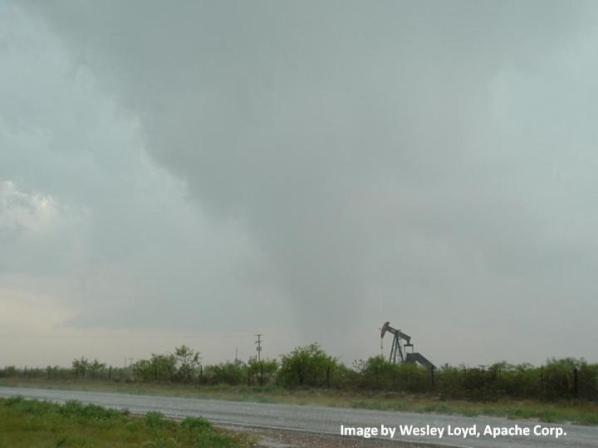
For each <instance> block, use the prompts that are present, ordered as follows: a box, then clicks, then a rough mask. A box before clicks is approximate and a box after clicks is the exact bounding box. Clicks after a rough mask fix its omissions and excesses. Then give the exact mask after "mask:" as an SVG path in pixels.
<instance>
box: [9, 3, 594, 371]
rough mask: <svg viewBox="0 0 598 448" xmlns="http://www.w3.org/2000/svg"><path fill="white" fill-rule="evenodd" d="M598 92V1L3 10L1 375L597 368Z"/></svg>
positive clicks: (23, 6)
mask: <svg viewBox="0 0 598 448" xmlns="http://www.w3.org/2000/svg"><path fill="white" fill-rule="evenodd" d="M597 79H598V4H597V3H596V2H587V3H586V2H581V1H573V2H572V1H560V2H553V1H537V2H533V1H526V2H521V1H512V2H510V1H486V2H483V1H473V0H471V1H467V2H457V1H450V2H448V1H436V2H430V1H417V2H414V1H409V2H406V1H398V0H396V1H376V2H369V1H361V2H349V1H344V0H343V1H319V0H318V1H295V2H289V1H274V0H271V1H255V0H253V1H234V2H231V1H221V0H214V1H204V2H199V1H177V2H167V1H148V0H143V1H141V0H139V1H133V0H128V1H121V0H118V1H117V0H113V1H91V0H89V1H83V0H82V1H76V0H70V1H66V0H65V1H41V0H40V1H37V2H35V1H31V2H29V1H24V2H23V1H16V0H15V1H12V0H0V365H5V364H17V365H46V364H48V363H52V364H55V363H57V364H69V363H70V361H71V360H72V359H73V358H74V357H76V356H80V355H82V354H85V355H86V356H88V357H92V358H93V357H98V358H100V359H102V360H105V361H107V362H110V363H114V364H122V363H123V362H124V358H125V357H132V358H140V357H145V356H149V354H150V353H152V352H163V351H167V350H169V349H172V348H173V347H174V346H175V345H178V344H182V343H186V344H188V345H191V346H192V347H193V348H195V349H197V350H199V351H201V352H202V355H203V359H204V360H205V361H207V362H214V361H222V360H225V359H232V358H233V357H234V354H235V348H237V349H238V352H239V356H240V357H241V358H242V359H246V358H247V357H248V356H250V355H252V354H254V344H253V341H254V335H255V334H256V333H262V334H263V335H264V354H265V355H266V356H269V357H274V356H277V355H279V354H281V353H285V352H287V351H289V350H290V349H292V348H293V347H295V346H297V345H303V344H307V343H311V342H314V341H318V342H320V343H321V344H322V345H323V347H324V348H325V349H326V350H327V351H329V352H330V353H331V354H333V355H336V356H339V357H340V358H341V359H343V360H344V361H346V362H348V363H350V362H351V361H352V360H354V359H358V358H366V357H368V356H371V355H376V354H379V353H380V340H379V333H378V332H379V328H380V326H381V325H382V323H383V322H384V321H387V320H389V321H390V322H391V324H393V325H394V326H396V327H398V328H401V329H402V330H403V331H405V332H406V333H408V334H411V335H412V336H413V338H414V342H415V344H416V349H417V350H418V351H421V352H422V353H424V354H425V355H426V356H428V357H429V358H430V359H431V360H432V361H434V362H435V363H436V364H442V363H444V362H449V363H452V364H459V363H467V364H472V365H477V364H487V363H490V362H494V361H500V360H507V361H510V362H523V361H530V362H533V363H538V362H542V361H544V360H545V359H546V358H548V357H552V356H555V357H564V356H575V357H585V358H586V359H588V360H590V361H597V360H598V349H597V347H598V332H597V331H596V326H597V325H596V324H597V316H598V275H597V274H598V177H597V173H598V82H597V81H596V80H597ZM389 348H390V340H388V341H386V343H385V346H384V350H385V352H386V351H387V350H388V349H389Z"/></svg>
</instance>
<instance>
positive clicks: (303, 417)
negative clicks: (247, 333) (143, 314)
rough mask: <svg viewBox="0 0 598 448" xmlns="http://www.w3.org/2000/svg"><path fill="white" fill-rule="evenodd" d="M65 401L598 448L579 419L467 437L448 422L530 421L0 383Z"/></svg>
mask: <svg viewBox="0 0 598 448" xmlns="http://www.w3.org/2000/svg"><path fill="white" fill-rule="evenodd" d="M15 396H21V397H24V398H31V399H38V400H48V401H54V402H66V401H69V400H76V401H79V402H81V403H92V404H96V405H100V406H104V407H109V408H115V409H128V410H129V411H131V412H132V413H139V414H145V413H148V412H160V413H162V414H164V415H165V416H168V417H172V418H185V417H204V418H206V419H207V420H209V421H211V422H213V423H215V424H219V425H228V426H247V427H254V428H271V429H281V430H282V429H286V430H294V431H302V432H312V433H321V434H339V432H340V428H341V425H343V426H344V427H350V428H357V427H361V428H363V427H378V428H379V427H380V425H381V424H384V425H385V426H388V427H399V425H402V426H403V427H408V426H409V425H414V426H415V427H420V428H422V427H423V428H426V425H431V426H430V427H439V428H445V434H444V435H443V438H442V439H439V438H438V437H437V436H435V435H427V436H417V437H414V436H405V435H399V434H398V433H397V434H395V437H394V440H400V441H414V442H428V443H440V444H443V445H449V446H460V447H499V448H500V447H538V446H543V447H563V446H569V447H595V448H598V427H591V426H577V425H550V424H542V426H543V427H544V428H547V429H548V428H550V427H551V426H553V427H558V428H562V430H563V431H564V432H565V433H566V435H563V436H561V437H560V438H558V439H556V438H554V437H553V436H547V437H543V436H534V435H533V434H532V435H531V436H515V437H499V438H496V439H493V438H492V437H490V436H484V435H482V436H481V437H479V438H476V437H473V438H471V437H468V438H466V439H464V438H462V437H461V436H457V435H452V436H451V435H448V434H446V432H447V431H446V430H447V429H448V427H449V425H450V426H451V427H452V428H453V430H454V429H455V428H459V427H463V428H470V427H472V426H473V425H476V427H477V429H478V430H479V431H483V430H484V428H485V427H486V425H490V426H491V427H493V428H503V427H506V428H512V427H514V426H515V425H518V426H519V427H521V428H530V430H531V431H532V433H533V428H534V426H536V425H537V423H536V422H533V421H531V422H530V421H529V420H527V421H517V420H508V419H502V418H496V417H463V416H448V415H439V414H427V415H426V414H414V413H406V412H389V411H373V410H362V409H339V408H326V407H320V406H292V405H284V404H262V403H245V402H231V401H220V400H203V399H196V398H179V397H164V396H143V395H126V394H114V393H102V392H83V391H61V390H47V389H32V388H9V387H0V397H15Z"/></svg>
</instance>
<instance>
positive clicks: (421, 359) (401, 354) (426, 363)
mask: <svg viewBox="0 0 598 448" xmlns="http://www.w3.org/2000/svg"><path fill="white" fill-rule="evenodd" d="M386 333H390V334H392V335H393V339H392V346H391V347H390V356H389V357H388V361H389V362H391V363H393V364H398V363H404V362H408V363H415V364H420V365H421V366H423V367H427V368H428V369H434V368H435V366H434V364H432V362H431V361H430V360H428V359H427V358H426V357H425V356H424V355H422V354H421V353H416V352H414V351H413V343H412V342H411V336H409V335H408V334H405V333H403V332H402V331H401V330H397V329H396V328H393V327H391V326H390V322H385V323H384V325H383V326H382V328H381V329H380V342H382V340H383V339H384V335H385V334H386ZM408 348H409V349H411V351H410V352H407V349H408Z"/></svg>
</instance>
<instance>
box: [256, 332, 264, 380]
mask: <svg viewBox="0 0 598 448" xmlns="http://www.w3.org/2000/svg"><path fill="white" fill-rule="evenodd" d="M256 336H257V341H255V343H256V345H257V347H256V350H257V363H258V365H259V367H260V386H262V385H263V384H264V366H263V365H262V361H261V353H262V335H261V334H256Z"/></svg>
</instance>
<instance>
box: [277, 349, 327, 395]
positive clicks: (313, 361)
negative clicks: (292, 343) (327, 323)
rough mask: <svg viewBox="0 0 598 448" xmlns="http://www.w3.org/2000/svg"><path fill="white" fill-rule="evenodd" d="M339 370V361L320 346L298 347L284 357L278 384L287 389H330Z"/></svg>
mask: <svg viewBox="0 0 598 448" xmlns="http://www.w3.org/2000/svg"><path fill="white" fill-rule="evenodd" d="M338 368H339V364H338V362H337V360H336V359H335V358H333V357H331V356H329V355H327V354H326V353H325V352H324V351H323V350H322V349H321V348H320V346H319V345H318V344H311V345H307V346H304V347H297V348H296V349H295V350H293V351H292V352H291V353H290V354H289V355H285V356H283V357H282V362H281V366H280V371H279V373H278V383H279V384H280V385H282V386H286V387H297V386H312V387H330V386H331V384H332V381H333V378H334V376H335V374H336V372H337V370H338Z"/></svg>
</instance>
